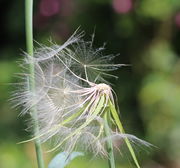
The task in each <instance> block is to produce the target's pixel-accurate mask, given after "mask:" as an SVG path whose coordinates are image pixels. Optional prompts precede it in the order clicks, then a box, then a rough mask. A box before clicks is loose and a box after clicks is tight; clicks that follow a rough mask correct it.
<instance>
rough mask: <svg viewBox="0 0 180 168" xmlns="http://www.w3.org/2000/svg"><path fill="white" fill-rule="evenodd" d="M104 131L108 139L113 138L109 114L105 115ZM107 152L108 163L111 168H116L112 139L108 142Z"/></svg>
mask: <svg viewBox="0 0 180 168" xmlns="http://www.w3.org/2000/svg"><path fill="white" fill-rule="evenodd" d="M104 123H105V124H104V129H105V134H106V136H107V137H109V136H111V132H110V129H109V125H108V116H107V113H105V115H104ZM107 151H108V161H109V168H115V160H114V152H113V143H112V140H111V138H109V139H108V140H107Z"/></svg>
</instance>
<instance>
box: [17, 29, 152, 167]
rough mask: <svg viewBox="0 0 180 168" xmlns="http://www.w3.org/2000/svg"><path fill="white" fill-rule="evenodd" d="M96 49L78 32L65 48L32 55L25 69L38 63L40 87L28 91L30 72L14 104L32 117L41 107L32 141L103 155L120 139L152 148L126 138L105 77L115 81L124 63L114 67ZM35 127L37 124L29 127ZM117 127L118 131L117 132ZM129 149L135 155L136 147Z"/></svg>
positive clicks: (43, 49) (41, 50)
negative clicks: (37, 128) (107, 147)
mask: <svg viewBox="0 0 180 168" xmlns="http://www.w3.org/2000/svg"><path fill="white" fill-rule="evenodd" d="M92 45H93V40H92V41H90V42H85V41H83V40H82V33H77V32H75V33H74V34H73V35H72V36H71V37H70V38H69V39H68V40H67V41H66V42H65V43H64V44H63V45H56V44H52V46H50V47H48V46H43V45H41V46H40V48H39V49H37V50H36V51H35V53H34V58H32V57H30V56H28V55H26V58H25V60H24V65H23V67H25V68H26V67H27V66H28V64H31V63H33V64H34V67H35V76H34V80H35V89H34V91H33V92H31V91H29V90H28V83H29V81H28V80H29V74H28V73H26V72H25V73H24V74H22V79H23V81H24V83H22V85H19V86H20V87H18V88H20V89H19V91H18V92H17V93H15V94H14V101H16V105H17V106H19V105H20V106H23V109H22V112H21V114H26V113H29V109H31V108H32V107H33V106H35V107H36V109H37V117H38V123H39V135H37V136H35V137H33V138H32V139H30V140H28V141H31V140H33V139H35V138H39V139H40V140H41V142H42V143H44V142H47V141H51V144H52V148H51V149H50V151H54V150H56V149H61V150H65V151H69V152H71V151H72V150H74V149H75V148H76V147H80V148H83V150H84V149H85V150H89V151H92V152H93V153H94V154H100V155H103V156H107V149H106V141H107V140H108V139H111V140H112V142H113V140H114V138H116V139H118V140H124V139H125V142H126V143H127V145H128V144H129V143H130V142H129V140H131V142H140V143H142V144H144V145H149V144H148V143H146V142H144V141H142V140H139V139H138V138H137V137H135V136H132V135H129V134H125V132H124V131H123V129H121V124H119V123H118V122H119V121H118V119H117V118H116V117H117V116H116V114H115V113H114V111H113V109H114V108H115V105H114V104H115V103H114V102H115V101H114V98H113V94H112V88H111V87H110V86H109V85H108V83H107V81H106V80H105V78H106V77H115V76H113V75H111V74H109V73H108V72H109V71H112V70H115V69H117V68H119V67H121V66H124V64H110V63H109V62H111V60H112V59H113V58H114V56H113V55H105V56H104V55H103V50H104V47H101V48H98V49H94V48H93V46H92ZM110 111H112V112H110ZM106 114H108V116H109V117H108V123H111V124H109V125H112V127H110V126H109V128H110V135H108V136H107V135H106V134H105V131H104V128H105V117H104V116H105V115H106ZM33 124H34V123H33V121H31V122H30V123H29V128H31V127H32V125H33ZM116 127H117V128H118V131H113V130H117V129H115V128H116ZM113 128H114V129H113ZM25 142H27V141H25ZM114 145H115V143H114ZM128 148H129V150H130V152H131V154H132V155H133V154H134V152H133V151H132V149H131V147H129V146H128ZM134 160H136V158H135V159H134ZM135 162H136V161H135ZM136 165H138V163H137V164H136ZM137 167H138V166H137Z"/></svg>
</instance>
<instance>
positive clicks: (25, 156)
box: [0, 0, 180, 168]
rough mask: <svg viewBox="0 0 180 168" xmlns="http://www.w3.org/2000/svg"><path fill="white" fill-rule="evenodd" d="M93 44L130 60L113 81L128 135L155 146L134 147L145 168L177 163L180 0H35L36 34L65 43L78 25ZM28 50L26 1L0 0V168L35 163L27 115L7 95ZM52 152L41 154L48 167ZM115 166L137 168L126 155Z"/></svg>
mask: <svg viewBox="0 0 180 168" xmlns="http://www.w3.org/2000/svg"><path fill="white" fill-rule="evenodd" d="M79 26H80V27H81V29H82V30H84V31H85V32H86V35H85V38H86V39H90V38H91V35H92V33H93V32H94V29H95V42H94V45H95V46H96V47H100V46H101V45H102V44H103V43H104V42H105V43H107V45H106V48H107V50H106V53H107V54H110V53H114V54H117V53H120V55H119V56H118V57H117V58H116V60H115V62H116V63H127V64H131V66H129V67H123V68H121V69H119V70H118V71H116V72H115V74H116V75H117V76H119V79H118V80H112V81H111V82H112V84H113V88H114V89H115V90H116V92H117V95H118V102H119V106H120V109H121V116H122V120H123V123H124V127H125V129H126V130H127V132H128V133H132V134H135V135H136V136H138V137H140V138H142V139H144V140H146V141H148V142H150V143H152V144H153V145H155V146H156V147H153V148H151V149H150V148H145V147H141V146H136V152H137V155H138V158H139V160H140V162H141V164H142V167H143V168H180V57H179V55H180V0H161V1H160V0H36V1H35V3H34V39H35V40H37V41H38V42H40V43H45V44H46V43H48V40H49V39H50V38H51V39H53V41H56V42H57V43H60V44H61V43H62V42H64V41H65V40H66V39H67V38H68V37H69V35H71V34H72V33H73V32H74V31H75V30H76V29H77V28H78V27H79ZM24 50H25V30H24V0H14V1H7V0H1V1H0V168H36V167H37V165H36V161H35V153H34V147H33V144H32V143H27V144H21V145H18V144H16V143H18V142H19V141H22V140H24V139H27V138H28V137H29V136H28V133H27V132H26V131H25V128H26V126H25V122H26V120H27V117H26V116H25V117H22V118H20V117H18V114H19V111H18V110H14V109H12V108H11V105H10V103H9V102H8V99H9V98H10V94H11V92H12V91H13V85H11V84H10V83H13V82H16V80H17V79H16V78H15V75H14V74H15V73H17V72H19V71H20V68H19V67H18V64H17V61H18V60H19V59H21V58H22V57H23V56H22V51H24ZM52 155H53V154H46V153H45V154H44V157H45V160H46V164H48V162H49V160H50V159H51V157H52ZM106 162H107V160H106V159H104V160H103V159H101V158H95V159H92V156H89V155H88V156H84V157H81V158H77V159H75V160H74V161H73V162H72V163H71V164H70V165H69V166H68V167H69V168H76V167H78V168H84V167H87V168H107V167H108V166H107V164H106ZM116 162H117V168H130V167H133V164H132V162H131V159H130V156H129V153H128V152H125V154H124V155H123V156H121V155H118V154H117V155H116Z"/></svg>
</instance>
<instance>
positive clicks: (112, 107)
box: [109, 101, 140, 168]
mask: <svg viewBox="0 0 180 168" xmlns="http://www.w3.org/2000/svg"><path fill="white" fill-rule="evenodd" d="M109 108H110V110H111V114H112V116H113V118H114V120H115V122H116V124H117V126H118V128H119V131H120V132H121V133H125V131H124V128H123V126H122V123H121V121H120V119H119V116H118V113H117V111H116V108H115V106H114V105H113V104H112V102H111V101H109ZM124 141H125V143H126V145H127V147H128V149H129V151H130V153H131V156H132V158H133V160H134V163H135V165H136V166H137V168H140V165H139V162H138V160H137V158H136V154H135V152H134V149H133V147H132V146H131V143H130V141H129V139H128V138H127V137H125V138H124Z"/></svg>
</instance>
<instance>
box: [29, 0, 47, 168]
mask: <svg viewBox="0 0 180 168" xmlns="http://www.w3.org/2000/svg"><path fill="white" fill-rule="evenodd" d="M25 25H26V47H27V53H28V54H29V55H30V56H32V57H33V0H25ZM29 73H30V79H29V90H30V91H32V92H33V91H34V89H35V81H34V65H33V63H30V65H29ZM30 112H31V115H32V117H33V120H34V122H35V126H34V134H35V136H36V135H37V134H38V132H39V127H38V120H37V110H36V107H33V108H31V111H30ZM34 143H35V149H36V156H37V162H38V168H44V162H43V155H42V149H41V144H40V140H39V139H36V140H35V141H34Z"/></svg>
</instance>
